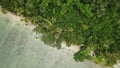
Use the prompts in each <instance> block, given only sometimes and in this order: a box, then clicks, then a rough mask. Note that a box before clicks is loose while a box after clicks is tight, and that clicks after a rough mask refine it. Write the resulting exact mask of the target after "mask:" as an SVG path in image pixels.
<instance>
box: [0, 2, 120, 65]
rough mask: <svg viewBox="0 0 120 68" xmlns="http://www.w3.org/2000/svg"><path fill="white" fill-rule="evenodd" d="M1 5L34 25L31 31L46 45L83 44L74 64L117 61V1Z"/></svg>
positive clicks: (119, 56)
mask: <svg viewBox="0 0 120 68" xmlns="http://www.w3.org/2000/svg"><path fill="white" fill-rule="evenodd" d="M0 5H1V7H2V8H4V9H5V10H8V11H11V12H13V13H14V14H16V15H23V16H24V17H25V19H26V20H30V21H31V22H32V24H34V25H37V27H36V28H35V29H34V31H36V32H38V33H42V34H43V35H42V41H44V42H45V43H46V44H48V45H51V46H53V47H57V48H61V45H60V44H61V42H63V41H65V42H66V44H67V46H70V45H71V44H76V45H81V44H84V46H82V47H81V50H80V51H79V52H78V53H76V54H75V55H74V56H75V57H74V58H75V60H77V61H84V59H90V60H93V61H95V63H98V64H102V65H107V66H112V65H114V64H116V62H117V60H119V59H120V53H119V51H120V46H119V45H120V41H119V40H120V9H119V8H120V6H119V5H120V1H119V0H14V1H13V0H1V2H0ZM89 51H94V53H95V55H94V56H91V55H90V52H89Z"/></svg>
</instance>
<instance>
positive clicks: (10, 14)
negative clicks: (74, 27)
mask: <svg viewBox="0 0 120 68" xmlns="http://www.w3.org/2000/svg"><path fill="white" fill-rule="evenodd" d="M0 13H1V14H3V13H2V11H1V7H0ZM4 15H7V16H8V17H10V18H11V19H12V20H14V21H16V20H18V21H20V22H21V23H22V24H23V25H25V26H28V27H29V28H30V29H32V30H33V29H34V28H35V27H36V26H35V25H33V24H32V23H31V22H30V21H28V22H27V25H26V22H25V21H21V19H24V17H22V16H16V15H14V14H13V13H11V12H8V11H7V13H6V14H4ZM35 37H36V36H35ZM61 49H66V50H68V51H70V52H72V53H76V52H78V51H79V50H80V46H77V45H71V46H70V47H68V46H66V43H65V42H62V43H61Z"/></svg>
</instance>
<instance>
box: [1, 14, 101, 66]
mask: <svg viewBox="0 0 120 68" xmlns="http://www.w3.org/2000/svg"><path fill="white" fill-rule="evenodd" d="M0 68H102V67H99V66H97V65H95V64H94V63H91V62H81V63H80V62H79V63H77V62H75V61H74V59H73V54H72V53H71V52H69V51H67V50H62V49H60V50H57V49H55V48H52V47H49V46H47V45H45V44H44V43H43V42H42V41H41V40H40V39H36V38H35V33H34V32H32V29H30V28H29V27H28V26H25V25H23V24H21V22H20V21H18V20H12V18H11V17H7V15H3V14H1V13H0Z"/></svg>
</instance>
